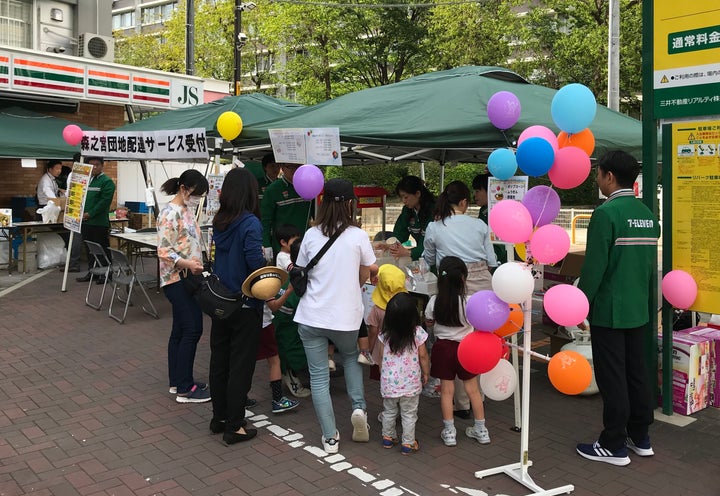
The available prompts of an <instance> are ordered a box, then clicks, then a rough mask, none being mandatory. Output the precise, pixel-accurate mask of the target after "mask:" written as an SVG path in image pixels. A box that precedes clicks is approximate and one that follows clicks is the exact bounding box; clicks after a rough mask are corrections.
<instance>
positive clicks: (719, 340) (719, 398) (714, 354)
mask: <svg viewBox="0 0 720 496" xmlns="http://www.w3.org/2000/svg"><path fill="white" fill-rule="evenodd" d="M678 332H682V333H687V334H690V335H693V336H702V337H706V338H708V339H709V340H710V366H709V376H710V388H709V396H708V404H709V405H710V406H714V407H718V408H720V329H717V328H713V327H710V326H708V327H705V326H697V327H691V328H689V329H683V330H681V331H678Z"/></svg>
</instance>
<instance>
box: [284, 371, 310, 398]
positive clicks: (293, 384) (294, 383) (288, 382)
mask: <svg viewBox="0 0 720 496" xmlns="http://www.w3.org/2000/svg"><path fill="white" fill-rule="evenodd" d="M282 380H283V382H284V383H285V386H286V387H287V388H288V391H290V394H292V395H293V396H295V397H296V398H307V397H308V396H310V395H311V394H312V391H310V390H309V389H308V388H306V387H305V386H303V385H302V383H301V382H300V381H299V380H298V378H297V377H295V375H294V374H293V373H292V371H290V370H288V373H287V374H283V376H282Z"/></svg>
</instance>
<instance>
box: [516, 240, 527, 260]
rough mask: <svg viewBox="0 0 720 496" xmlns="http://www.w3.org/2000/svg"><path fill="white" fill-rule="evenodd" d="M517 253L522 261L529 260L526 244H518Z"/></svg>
mask: <svg viewBox="0 0 720 496" xmlns="http://www.w3.org/2000/svg"><path fill="white" fill-rule="evenodd" d="M515 251H516V252H517V254H518V255H519V256H520V259H521V260H523V261H526V260H527V249H526V248H525V243H516V244H515Z"/></svg>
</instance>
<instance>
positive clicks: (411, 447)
mask: <svg viewBox="0 0 720 496" xmlns="http://www.w3.org/2000/svg"><path fill="white" fill-rule="evenodd" d="M418 450H420V445H419V444H418V442H417V441H414V442H413V443H412V444H403V445H402V446H400V453H402V454H403V455H409V454H410V453H414V452H415V451H418Z"/></svg>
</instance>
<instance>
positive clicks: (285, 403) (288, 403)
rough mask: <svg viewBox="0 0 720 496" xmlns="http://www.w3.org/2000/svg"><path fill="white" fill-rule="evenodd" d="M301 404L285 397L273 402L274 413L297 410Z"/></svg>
mask: <svg viewBox="0 0 720 496" xmlns="http://www.w3.org/2000/svg"><path fill="white" fill-rule="evenodd" d="M299 404H300V402H299V401H298V400H291V399H289V398H286V397H285V396H283V397H282V398H280V400H279V401H274V400H273V402H272V412H273V413H283V412H287V411H290V410H292V409H293V408H296V407H297V406H298V405H299Z"/></svg>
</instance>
